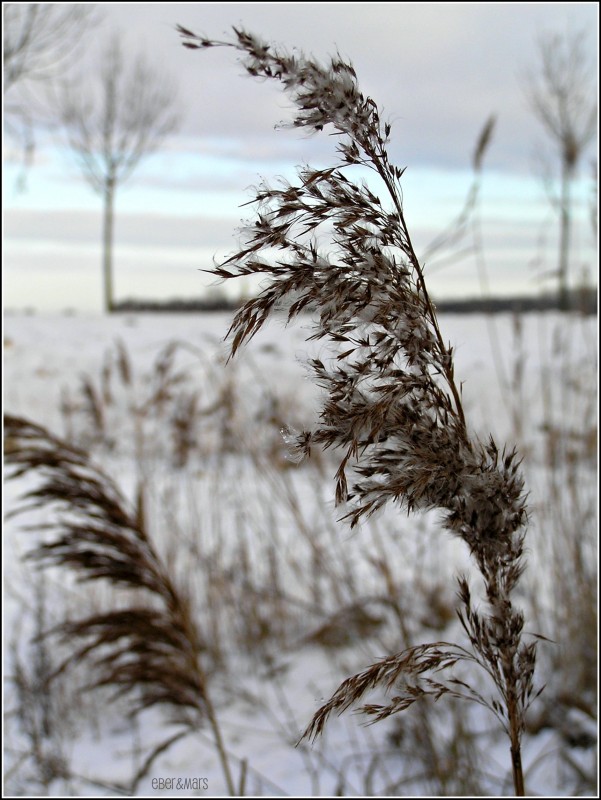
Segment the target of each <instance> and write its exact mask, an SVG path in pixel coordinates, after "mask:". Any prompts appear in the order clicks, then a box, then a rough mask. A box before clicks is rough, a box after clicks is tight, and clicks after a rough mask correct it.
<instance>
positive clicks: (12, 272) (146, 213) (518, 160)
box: [3, 2, 598, 311]
mask: <svg viewBox="0 0 601 800" xmlns="http://www.w3.org/2000/svg"><path fill="white" fill-rule="evenodd" d="M98 5H99V9H100V11H101V13H102V20H101V21H100V22H99V23H98V24H97V26H96V28H95V30H94V31H93V32H91V33H90V34H89V35H88V37H87V38H86V40H85V57H83V59H82V61H81V62H80V63H79V64H78V70H79V71H80V72H81V73H82V74H86V75H87V74H88V73H89V81H90V87H91V86H92V85H93V81H94V64H95V61H94V59H95V58H96V57H97V49H98V48H100V46H101V45H102V43H103V42H104V41H105V37H106V35H107V34H108V33H109V32H110V31H111V30H117V31H118V32H120V33H121V34H122V35H123V36H124V37H125V40H126V42H127V46H128V49H129V50H130V51H131V52H144V53H146V54H147V55H149V56H150V57H151V59H152V61H153V63H154V64H155V65H156V66H157V68H159V69H161V70H162V71H164V72H165V73H168V74H170V75H172V76H173V79H174V81H175V83H176V84H177V87H178V93H179V97H180V100H181V104H182V111H183V122H182V126H181V128H180V130H179V133H178V135H176V136H173V137H172V138H171V139H170V140H169V141H167V142H165V144H164V146H163V147H162V149H161V151H160V152H159V153H157V154H156V155H155V156H154V157H152V158H149V159H148V160H147V161H145V162H144V163H143V164H142V165H140V167H139V169H138V170H137V171H136V173H135V174H134V175H133V177H132V178H131V180H130V181H129V182H128V183H127V184H126V185H125V186H124V187H123V188H122V189H120V190H119V193H118V196H117V206H116V209H117V225H116V232H115V233H116V238H115V287H116V296H117V299H118V300H119V299H123V298H125V297H131V296H136V297H138V298H140V297H153V298H167V297H184V298H185V297H191V296H198V295H200V294H201V293H202V292H203V289H204V287H205V286H206V285H207V283H208V282H209V281H208V280H207V278H206V276H204V275H203V274H202V273H201V272H199V270H202V269H205V268H207V267H210V265H211V263H212V260H213V258H214V257H217V258H219V257H220V256H223V255H225V254H227V253H229V252H231V251H232V250H233V249H234V247H235V243H236V239H235V229H236V227H237V226H238V225H239V224H240V221H241V219H243V218H245V217H246V216H247V215H248V213H249V208H248V207H246V208H240V206H241V205H242V204H243V203H244V202H246V201H247V200H248V199H249V197H250V194H249V187H250V186H251V185H253V184H256V183H257V182H258V180H259V178H260V177H265V178H267V179H269V178H270V177H272V176H275V175H282V174H283V175H285V176H286V177H289V178H293V176H294V167H295V165H298V164H301V163H305V162H309V163H314V164H315V165H321V166H323V165H326V164H327V163H328V159H331V158H332V154H333V140H332V139H331V138H330V137H328V136H321V137H320V136H317V137H312V138H306V136H305V135H304V134H301V133H299V132H298V131H291V130H275V129H274V126H275V125H276V124H277V123H278V122H280V121H283V120H286V118H287V115H288V113H289V112H288V108H289V106H288V104H287V101H286V100H285V98H284V96H283V95H282V93H281V92H280V91H279V90H278V89H277V87H276V86H274V85H271V84H267V83H260V82H253V81H252V80H251V79H249V78H247V77H244V76H243V75H242V69H241V67H240V66H239V65H237V64H236V57H235V54H234V53H233V51H229V50H209V51H202V52H201V51H189V50H186V49H184V48H183V47H182V46H181V42H180V40H179V38H178V36H177V34H176V32H175V25H176V24H178V23H179V24H182V25H184V26H185V27H187V28H189V29H191V30H193V31H198V32H199V33H204V34H206V35H208V36H209V37H212V38H223V37H226V36H228V35H229V34H228V31H230V30H231V26H232V25H236V26H243V27H246V28H247V29H248V30H250V31H252V32H256V33H258V34H260V35H261V36H262V37H263V38H265V39H268V40H272V41H274V42H278V43H280V44H282V45H284V46H286V47H288V48H294V47H297V48H299V49H302V50H304V51H305V52H311V53H312V54H313V55H315V56H317V57H319V58H326V57H327V56H328V55H331V54H333V53H335V52H336V51H338V52H340V53H341V54H342V55H343V56H344V57H345V58H348V59H350V60H351V61H352V62H353V64H354V66H355V69H356V72H357V75H358V78H359V83H360V86H361V88H362V90H363V92H364V93H366V94H369V95H371V96H372V97H373V98H374V100H375V101H376V102H377V103H378V105H379V106H380V107H381V108H382V109H383V111H384V114H385V116H387V117H388V118H389V119H390V120H391V121H392V123H393V129H392V135H391V145H390V154H391V157H392V159H393V160H394V162H395V163H396V164H398V165H399V166H402V167H403V166H406V167H407V168H408V169H407V172H406V173H405V176H404V178H403V181H404V198H405V207H406V217H407V220H408V223H409V226H410V229H411V231H412V233H413V236H414V240H415V242H416V244H417V248H418V252H423V251H424V250H425V249H426V248H427V245H428V243H429V242H430V241H431V240H432V239H434V238H435V237H436V235H437V234H438V233H440V231H441V230H442V229H444V228H445V227H446V226H447V225H449V224H450V223H451V222H452V220H453V219H454V218H455V217H456V216H457V215H458V214H459V212H460V211H461V207H462V204H463V201H464V199H465V197H466V193H467V191H468V189H469V185H470V180H471V175H470V161H471V155H472V151H473V148H474V144H475V142H476V139H477V137H478V134H479V132H480V130H481V128H482V126H483V125H484V123H485V121H486V120H487V118H488V117H489V115H490V114H492V113H495V114H496V115H497V117H498V122H497V127H496V130H495V134H494V139H493V141H492V144H491V147H490V150H489V152H488V154H487V159H486V164H485V170H484V181H483V189H482V197H481V207H480V220H481V224H482V233H483V247H484V254H485V256H486V264H487V272H488V279H489V282H490V285H491V287H492V290H493V291H494V292H496V293H504V294H508V293H512V292H514V291H517V292H529V293H531V292H537V291H539V290H540V288H541V284H540V282H538V281H537V279H536V276H537V275H538V274H539V273H540V272H541V271H544V270H552V269H553V267H554V261H555V252H556V233H555V231H556V225H555V218H554V216H553V212H552V211H551V210H550V206H549V203H548V202H547V200H546V197H545V191H544V188H543V184H542V181H541V180H540V177H539V176H538V173H537V169H538V167H537V166H536V163H537V160H536V158H535V154H536V153H538V154H539V155H540V154H541V153H542V152H545V149H548V153H549V158H550V162H549V163H550V164H554V161H553V151H552V149H551V145H550V143H549V142H548V140H547V139H546V137H545V134H544V132H543V130H542V128H541V127H540V125H539V124H538V123H537V121H536V119H535V118H534V116H533V114H532V113H531V111H530V110H529V108H528V105H527V103H526V101H525V98H524V92H523V91H522V88H521V85H522V83H523V75H524V73H525V71H526V70H527V69H528V68H535V67H536V65H537V50H536V43H537V38H538V37H540V36H541V35H544V34H545V33H548V32H557V33H565V32H576V31H580V30H584V31H586V32H587V34H588V40H587V47H588V49H589V52H590V56H591V60H592V61H593V63H594V65H595V67H594V69H595V73H594V74H595V75H596V74H597V63H598V59H597V54H598V40H597V30H598V4H597V3H576V2H573V3H569V4H568V3H556V4H555V3H483V4H478V3H374V2H372V3H341V2H338V3H309V2H303V3H189V4H178V3H168V4H167V3H154V4H145V3H136V4H128V3H116V4H108V3H107V4H98ZM11 150H12V146H11V145H10V144H9V143H8V142H5V155H8V156H10V152H11ZM593 160H594V161H595V162H596V142H595V143H594V145H592V146H591V148H590V151H589V152H588V154H587V156H586V158H585V159H584V160H583V165H582V167H583V168H582V171H581V180H580V183H579V186H578V187H577V192H576V202H577V205H578V218H579V224H578V225H577V229H576V231H575V246H576V250H575V259H574V262H575V263H574V270H575V271H577V270H580V271H581V270H582V269H583V268H584V267H586V266H587V265H588V266H589V268H592V267H593V264H594V263H595V261H594V259H595V248H594V243H593V237H592V228H591V225H590V223H589V221H588V220H589V219H590V203H591V198H592V196H593V194H594V191H595V190H594V189H593V183H592V178H591V171H592V170H591V164H592V161H593ZM17 172H18V167H17V165H16V164H14V163H10V160H8V162H7V160H6V159H5V169H4V271H3V272H4V306H5V308H23V307H26V306H30V307H36V308H38V309H40V310H57V311H58V310H61V309H63V308H66V307H71V308H75V309H80V310H92V311H99V310H100V308H101V267H100V264H101V251H100V231H101V220H102V206H101V200H100V198H99V197H98V196H97V195H95V194H94V193H93V191H92V190H91V189H90V187H89V186H88V185H87V184H86V183H85V182H84V181H83V179H82V177H81V175H80V173H79V172H78V170H77V167H76V166H75V163H74V161H73V160H72V159H71V158H70V157H69V153H68V152H67V151H65V150H64V149H62V148H61V147H60V146H59V143H58V141H57V140H55V139H53V138H50V137H43V136H42V137H40V139H39V141H38V148H37V150H36V154H35V161H34V164H33V165H32V167H31V169H30V170H29V172H28V175H27V186H26V190H25V191H16V189H15V182H16V177H17ZM595 272H596V267H595ZM479 274H480V277H481V273H479V272H478V267H477V263H476V261H475V259H474V258H473V257H466V258H464V259H463V260H460V261H455V262H453V263H451V264H449V265H447V266H446V267H444V268H442V265H440V268H436V266H435V265H433V267H432V275H431V288H432V291H433V293H434V294H435V296H439V297H442V296H445V295H453V296H458V295H468V294H469V295H472V296H473V295H477V294H478V292H479V290H480V289H479V286H480V284H479Z"/></svg>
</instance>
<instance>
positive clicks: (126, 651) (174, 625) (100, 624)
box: [4, 415, 235, 794]
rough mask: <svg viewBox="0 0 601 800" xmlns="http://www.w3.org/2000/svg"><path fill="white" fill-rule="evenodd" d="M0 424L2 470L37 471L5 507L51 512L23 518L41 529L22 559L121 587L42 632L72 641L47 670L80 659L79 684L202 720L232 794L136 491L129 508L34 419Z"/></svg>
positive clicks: (193, 637)
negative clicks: (122, 593)
mask: <svg viewBox="0 0 601 800" xmlns="http://www.w3.org/2000/svg"><path fill="white" fill-rule="evenodd" d="M4 431H5V437H6V439H5V440H6V441H8V442H10V443H11V445H10V448H9V449H8V450H6V451H5V463H6V464H7V466H9V467H10V468H12V474H11V477H18V476H20V475H24V474H26V473H34V474H36V475H37V476H38V477H39V478H40V483H39V485H38V487H37V488H36V489H32V490H31V491H29V492H28V493H27V494H26V495H25V498H24V499H25V500H26V501H28V502H27V503H26V504H25V505H24V506H22V507H20V508H18V509H17V511H16V512H13V513H22V512H23V511H26V510H30V509H36V508H44V509H48V508H49V507H52V506H53V507H55V508H56V509H57V510H58V511H59V515H58V518H57V520H56V521H55V522H49V523H47V524H45V525H43V526H31V528H32V529H33V530H36V531H39V530H40V529H42V530H45V531H46V532H47V533H48V532H49V533H50V534H51V535H50V538H49V539H48V540H47V541H45V542H43V543H42V544H40V545H38V546H37V547H36V548H35V549H34V550H32V551H31V552H30V553H29V558H31V559H33V560H35V561H36V562H38V563H39V564H41V565H42V566H44V567H48V566H52V565H54V566H62V567H68V568H70V569H71V570H73V572H74V573H75V574H76V575H77V577H78V579H79V580H80V581H97V580H106V581H108V582H109V583H110V584H112V585H115V586H120V587H123V588H127V589H129V590H131V594H130V595H129V601H128V603H127V606H126V607H125V608H121V609H118V610H113V611H107V612H104V613H98V614H90V615H88V616H85V617H83V618H81V619H78V620H76V621H73V622H72V621H69V622H65V623H63V624H61V625H58V626H57V627H55V628H54V629H53V630H52V633H54V634H57V635H59V636H60V637H61V638H62V639H63V640H64V641H71V642H72V641H73V640H78V641H80V642H82V644H81V645H80V646H79V647H76V648H75V649H74V650H73V652H72V653H71V655H69V656H68V657H67V658H65V659H64V661H63V663H62V664H61V665H60V666H59V667H58V668H57V669H56V670H55V672H54V676H56V675H58V674H61V673H62V672H63V671H64V670H66V669H67V668H68V667H69V666H70V665H73V664H76V663H78V662H80V661H82V660H83V659H87V660H88V661H89V662H91V664H92V666H93V673H92V675H93V677H92V679H91V681H90V685H89V688H93V687H100V686H106V687H109V688H111V689H113V696H114V697H118V696H121V695H125V694H127V695H128V696H129V698H130V701H131V713H132V714H133V715H135V714H138V713H140V712H141V711H143V710H144V709H147V708H150V707H152V706H157V705H167V706H169V707H171V708H172V709H175V710H176V721H177V722H179V723H180V724H182V725H183V726H184V727H185V728H188V729H189V731H195V730H198V729H199V728H200V727H201V726H202V725H204V724H205V722H208V724H209V727H210V729H211V731H212V733H213V736H214V739H215V746H216V748H217V751H218V754H219V758H220V761H221V766H222V769H223V772H224V776H225V779H226V783H227V786H228V790H229V791H230V793H231V794H235V787H234V782H233V778H232V774H231V770H230V766H229V759H228V756H227V753H226V751H225V746H224V742H223V738H222V735H221V730H220V727H219V724H218V720H217V716H216V712H215V708H214V706H213V702H212V700H211V697H210V694H209V691H208V674H207V671H206V670H205V668H204V667H203V664H202V657H203V650H204V644H203V638H202V635H201V632H200V630H199V628H198V626H197V624H196V621H195V619H194V615H193V610H192V603H191V599H190V597H189V596H188V595H187V594H186V593H185V592H184V591H183V590H182V589H181V587H179V586H177V585H176V583H175V581H174V580H173V578H172V577H171V575H170V573H169V570H168V569H167V567H166V566H165V564H164V562H163V560H162V558H161V556H160V555H159V553H158V552H157V550H156V549H155V547H154V544H153V542H152V540H151V538H150V536H149V534H148V532H147V529H146V526H145V523H144V513H143V503H142V502H141V499H140V498H141V495H140V498H139V500H138V503H137V507H136V508H135V509H133V510H129V509H128V508H127V504H126V502H125V500H124V498H123V497H122V495H121V493H120V491H119V489H118V488H117V487H116V485H115V484H114V483H113V482H112V481H111V480H110V478H108V477H107V476H106V475H105V474H104V473H102V472H101V471H100V470H99V469H97V468H96V467H95V466H94V465H93V464H91V463H90V461H89V458H88V456H87V454H86V453H84V452H83V451H81V450H78V449H76V448H74V447H72V446H71V445H69V444H67V443H65V442H63V441H61V440H60V439H58V438H56V437H54V436H52V435H51V434H50V433H49V432H48V431H46V430H45V429H44V428H42V427H40V426H39V425H35V424H34V423H31V422H29V421H27V420H24V419H21V418H18V417H14V416H10V415H5V417H4Z"/></svg>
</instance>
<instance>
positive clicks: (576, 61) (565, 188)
mask: <svg viewBox="0 0 601 800" xmlns="http://www.w3.org/2000/svg"><path fill="white" fill-rule="evenodd" d="M585 43H586V34H585V33H584V32H580V33H575V34H569V33H568V34H564V35H561V34H548V35H546V36H543V37H541V38H540V40H539V47H538V52H539V58H540V62H539V66H538V69H537V71H536V72H534V71H530V72H529V73H528V74H527V75H526V94H527V97H528V101H529V103H530V105H531V107H532V110H533V111H534V113H535V115H536V117H537V118H538V120H539V122H540V123H541V124H542V125H543V127H544V129H545V131H546V132H547V134H548V135H549V137H550V138H551V139H552V140H553V142H554V144H555V146H556V147H557V150H558V155H559V159H560V169H561V174H560V194H559V198H558V199H557V201H556V205H557V207H558V208H559V215H560V231H559V255H558V267H557V277H558V284H559V306H560V308H561V309H563V310H565V309H567V308H568V306H569V292H568V273H569V261H570V234H571V227H572V185H573V181H574V178H575V176H576V172H577V169H578V164H579V162H580V159H581V157H582V155H583V153H584V151H585V149H586V147H587V145H588V144H590V142H591V141H592V140H593V138H594V136H595V133H596V129H597V126H596V123H597V90H596V87H595V82H594V69H593V65H592V64H591V63H590V60H589V59H588V57H587V52H586V47H585Z"/></svg>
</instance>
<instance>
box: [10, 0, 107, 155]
mask: <svg viewBox="0 0 601 800" xmlns="http://www.w3.org/2000/svg"><path fill="white" fill-rule="evenodd" d="M2 10H3V78H4V81H3V89H4V98H5V102H4V126H5V131H6V133H7V134H8V135H9V136H10V137H11V138H12V139H13V140H14V141H15V142H17V143H18V146H19V149H20V150H22V152H23V155H24V159H25V163H26V164H27V163H28V162H29V160H30V159H31V156H32V154H33V150H34V144H35V138H34V127H35V125H36V124H44V125H50V124H51V122H52V119H51V115H50V112H49V109H48V105H49V102H48V93H49V91H50V90H51V88H52V87H55V84H56V81H57V80H59V79H60V78H62V77H64V75H65V74H66V72H67V71H68V70H69V68H70V67H71V66H72V65H73V60H74V57H75V55H76V52H77V49H78V46H79V45H80V44H81V42H82V39H83V36H84V34H85V33H86V32H87V31H88V30H89V28H90V27H91V25H92V24H93V22H94V21H95V20H96V19H97V18H98V12H97V9H96V7H95V5H94V4H91V3H85V4H83V3H76V4H60V3H5V4H4V5H3V7H2Z"/></svg>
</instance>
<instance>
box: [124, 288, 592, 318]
mask: <svg viewBox="0 0 601 800" xmlns="http://www.w3.org/2000/svg"><path fill="white" fill-rule="evenodd" d="M568 299H569V307H570V308H571V309H572V310H574V311H579V312H580V313H582V314H589V315H590V314H596V313H597V290H596V289H592V288H588V287H585V288H581V289H573V290H570V292H569V298H568ZM244 302H245V298H231V297H226V296H225V295H214V296H208V297H194V298H190V299H176V298H175V299H170V300H165V301H162V300H135V299H128V300H123V301H121V302H119V303H116V304H115V306H114V309H113V310H114V311H117V312H136V313H137V312H141V313H144V312H147V313H158V312H167V313H179V312H183V313H186V312H212V311H233V310H235V309H237V308H239V307H240V306H241V305H242V304H243V303H244ZM435 305H436V308H437V310H438V311H440V312H443V313H450V314H497V313H507V312H512V313H517V312H526V311H557V310H560V309H562V301H561V299H560V298H559V297H558V296H557V293H556V292H549V293H547V294H543V295H538V296H524V295H513V296H510V297H471V298H466V299H453V300H440V301H439V302H436V303H435ZM562 310H563V309H562ZM308 311H309V313H310V309H308Z"/></svg>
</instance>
